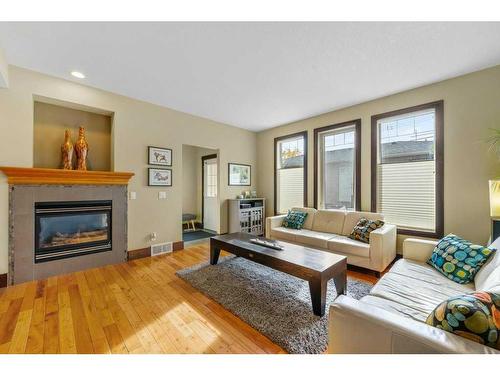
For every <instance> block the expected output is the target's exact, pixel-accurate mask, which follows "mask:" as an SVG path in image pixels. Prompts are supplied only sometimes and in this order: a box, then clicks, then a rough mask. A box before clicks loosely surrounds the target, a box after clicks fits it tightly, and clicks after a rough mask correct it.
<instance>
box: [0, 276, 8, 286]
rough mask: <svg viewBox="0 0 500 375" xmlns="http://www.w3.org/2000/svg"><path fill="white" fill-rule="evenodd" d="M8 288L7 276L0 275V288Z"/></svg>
mask: <svg viewBox="0 0 500 375" xmlns="http://www.w3.org/2000/svg"><path fill="white" fill-rule="evenodd" d="M6 286H7V274H6V273H2V274H1V275H0V288H5V287H6Z"/></svg>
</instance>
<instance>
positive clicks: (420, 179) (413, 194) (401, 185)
mask: <svg viewBox="0 0 500 375" xmlns="http://www.w3.org/2000/svg"><path fill="white" fill-rule="evenodd" d="M435 172H436V171H435V163H434V161H433V160H432V161H420V162H410V163H395V164H379V165H378V169H377V174H378V176H377V212H383V213H384V217H385V221H387V222H389V223H394V224H397V225H398V227H401V228H405V229H417V230H424V231H433V230H434V228H435V225H436V223H435V217H436V215H435V214H436V212H435V202H436V191H435V186H436V184H435Z"/></svg>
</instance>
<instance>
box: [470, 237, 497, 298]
mask: <svg viewBox="0 0 500 375" xmlns="http://www.w3.org/2000/svg"><path fill="white" fill-rule="evenodd" d="M489 247H490V248H495V249H498V248H499V247H500V237H498V238H497V240H496V241H495V242H493V243H492V244H491V245H490V246H489ZM474 284H476V289H477V290H484V291H488V292H493V291H494V292H496V293H500V252H499V251H498V250H497V251H495V253H494V254H493V255H491V256H490V258H489V259H488V261H487V262H486V263H485V264H484V266H482V267H481V269H480V270H479V272H477V273H476V277H475V278H474Z"/></svg>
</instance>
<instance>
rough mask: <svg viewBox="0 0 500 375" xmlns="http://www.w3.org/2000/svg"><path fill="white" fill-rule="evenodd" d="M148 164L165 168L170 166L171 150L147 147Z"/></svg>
mask: <svg viewBox="0 0 500 375" xmlns="http://www.w3.org/2000/svg"><path fill="white" fill-rule="evenodd" d="M148 164H151V165H163V166H165V167H171V166H172V150H171V149H169V148H162V147H154V146H149V147H148Z"/></svg>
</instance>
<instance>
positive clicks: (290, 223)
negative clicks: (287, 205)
mask: <svg viewBox="0 0 500 375" xmlns="http://www.w3.org/2000/svg"><path fill="white" fill-rule="evenodd" d="M307 215H308V213H307V212H300V211H293V210H291V211H290V210H289V211H288V214H287V215H286V216H285V217H284V218H283V222H282V223H281V226H283V227H285V228H290V229H302V227H303V226H304V222H305V221H306V218H307Z"/></svg>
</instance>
